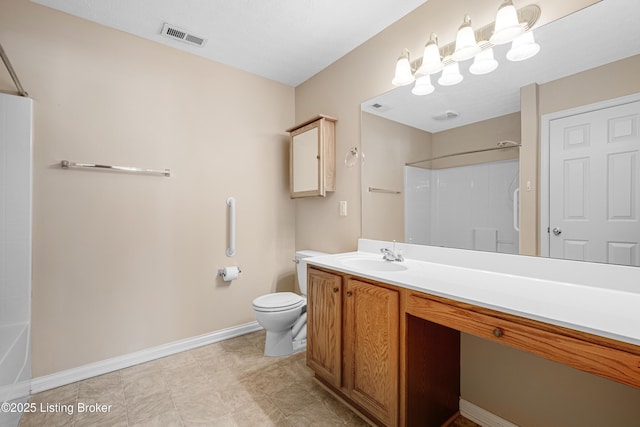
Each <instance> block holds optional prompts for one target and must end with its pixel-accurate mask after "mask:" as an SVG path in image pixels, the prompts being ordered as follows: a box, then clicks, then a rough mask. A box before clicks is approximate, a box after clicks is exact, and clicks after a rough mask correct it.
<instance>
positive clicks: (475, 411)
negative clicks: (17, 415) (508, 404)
mask: <svg viewBox="0 0 640 427" xmlns="http://www.w3.org/2000/svg"><path fill="white" fill-rule="evenodd" d="M460 414H462V416H463V417H465V418H467V419H469V420H471V421H473V422H474V423H476V424H479V425H481V426H482V427H518V426H517V425H515V424H513V423H511V422H509V421H507V420H505V419H503V418H500V417H499V416H497V415H494V414H492V413H491V412H489V411H486V410H484V409H482V408H481V407H479V406H476V405H474V404H473V403H471V402H468V401H466V400H464V399H460Z"/></svg>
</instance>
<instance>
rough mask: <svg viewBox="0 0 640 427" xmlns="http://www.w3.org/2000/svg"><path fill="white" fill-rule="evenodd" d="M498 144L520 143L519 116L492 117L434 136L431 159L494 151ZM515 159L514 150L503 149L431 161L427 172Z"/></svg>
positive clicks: (514, 114)
mask: <svg viewBox="0 0 640 427" xmlns="http://www.w3.org/2000/svg"><path fill="white" fill-rule="evenodd" d="M500 141H514V142H520V113H512V114H507V115H505V116H500V117H494V118H492V119H488V120H483V121H481V122H477V123H472V124H470V125H466V126H460V127H458V128H454V129H449V130H446V131H442V132H437V133H434V134H433V156H434V157H439V156H446V155H449V154H456V153H464V152H465V151H472V150H482V149H490V148H496V147H497V146H498V142H500ZM517 158H518V149H517V148H509V149H506V148H505V149H503V150H494V151H485V152H482V153H474V154H467V155H462V156H454V157H448V158H445V159H441V160H435V161H433V162H432V165H431V168H433V169H443V168H451V167H457V166H466V165H472V164H476V163H485V162H495V161H500V160H509V159H517Z"/></svg>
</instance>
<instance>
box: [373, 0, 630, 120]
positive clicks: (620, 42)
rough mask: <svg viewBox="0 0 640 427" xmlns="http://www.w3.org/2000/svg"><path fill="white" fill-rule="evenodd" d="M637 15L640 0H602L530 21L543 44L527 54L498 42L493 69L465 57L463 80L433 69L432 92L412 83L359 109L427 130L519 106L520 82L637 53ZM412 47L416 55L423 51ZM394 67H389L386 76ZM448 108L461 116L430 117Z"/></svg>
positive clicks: (543, 80) (547, 78)
mask: <svg viewBox="0 0 640 427" xmlns="http://www.w3.org/2000/svg"><path fill="white" fill-rule="evenodd" d="M542 12H543V13H544V11H542ZM639 16H640V1H639V0H603V1H601V2H599V3H596V4H595V5H593V6H590V7H588V8H585V9H583V10H581V11H579V12H576V13H574V14H571V15H569V16H567V17H565V18H563V19H560V20H558V21H555V22H552V23H550V24H547V25H544V26H542V27H539V28H536V27H534V30H533V31H534V35H535V38H536V42H537V43H538V44H540V46H541V50H540V53H538V55H536V56H535V57H533V58H531V59H529V60H526V61H523V62H510V61H508V60H506V58H505V55H506V52H507V50H508V49H509V47H510V46H509V45H502V46H497V47H496V48H494V51H495V52H494V54H495V58H496V59H497V60H498V62H499V63H500V65H499V67H498V69H497V70H496V71H494V72H492V73H491V74H487V75H484V76H474V75H472V74H470V73H469V72H468V68H469V65H471V63H472V62H473V61H472V60H469V61H466V62H464V63H462V64H461V67H460V70H461V73H462V74H463V75H464V80H463V82H462V83H460V84H458V85H456V86H450V87H443V86H439V85H438V84H437V83H436V80H437V78H438V77H439V75H436V76H432V83H433V85H434V86H435V87H436V90H435V92H433V93H432V94H430V95H425V96H415V95H413V94H411V89H412V85H409V86H403V87H400V88H397V89H394V90H392V91H390V92H387V93H385V94H382V95H381V96H379V97H376V98H374V99H371V100H368V101H365V102H363V104H362V109H363V111H367V112H370V113H373V114H377V115H379V116H383V117H386V118H388V119H390V120H394V121H398V122H400V123H404V124H406V125H409V126H412V127H415V128H418V129H422V130H426V131H428V132H440V131H443V130H447V129H451V128H455V127H459V126H463V125H466V124H470V123H475V122H478V121H482V120H486V119H488V118H492V117H499V116H502V115H505V114H509V113H514V112H517V111H520V88H521V87H523V86H526V85H529V84H531V83H538V84H543V83H547V82H550V81H553V80H557V79H559V78H561V77H565V76H569V75H572V74H575V73H578V72H580V71H584V70H588V69H591V68H594V67H597V66H600V65H604V64H607V63H609V62H613V61H616V60H619V59H623V58H626V57H629V56H632V55H637V54H640V26H639V25H638V17H639ZM486 24H488V23H482V24H481V25H480V26H482V25H486ZM447 42H448V41H445V43H443V44H446V43H447ZM412 53H413V54H414V57H415V56H420V55H422V52H412ZM393 71H394V70H393V69H390V70H389V80H391V78H392V77H393ZM611 78H612V79H615V76H612V77H611ZM375 103H378V104H380V105H382V106H383V108H381V109H380V110H382V111H380V110H376V109H374V108H372V107H371V106H372V105H373V104H375ZM447 110H453V111H455V112H457V113H458V114H459V116H458V117H457V118H455V119H452V120H447V121H438V120H434V119H433V116H435V115H438V114H442V113H444V112H446V111H447Z"/></svg>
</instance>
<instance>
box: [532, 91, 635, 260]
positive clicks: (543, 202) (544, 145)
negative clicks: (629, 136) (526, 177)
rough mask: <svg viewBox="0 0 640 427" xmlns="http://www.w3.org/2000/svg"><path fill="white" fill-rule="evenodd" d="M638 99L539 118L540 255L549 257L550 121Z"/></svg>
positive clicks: (629, 97)
mask: <svg viewBox="0 0 640 427" xmlns="http://www.w3.org/2000/svg"><path fill="white" fill-rule="evenodd" d="M636 101H640V93H634V94H632V95H626V96H621V97H619V98H612V99H607V100H605V101H600V102H594V103H593V104H587V105H581V106H580V107H575V108H570V109H568V110H563V111H556V112H555V113H549V114H545V115H543V116H542V117H541V118H540V255H541V256H543V257H549V233H548V232H547V229H548V228H549V192H550V190H549V185H550V183H549V144H550V139H551V135H550V134H549V132H550V128H551V121H553V120H557V119H562V118H565V117H569V116H575V115H578V114H584V113H589V112H591V111H597V110H603V109H605V108H610V107H616V106H618V105H623V104H630V103H632V102H636Z"/></svg>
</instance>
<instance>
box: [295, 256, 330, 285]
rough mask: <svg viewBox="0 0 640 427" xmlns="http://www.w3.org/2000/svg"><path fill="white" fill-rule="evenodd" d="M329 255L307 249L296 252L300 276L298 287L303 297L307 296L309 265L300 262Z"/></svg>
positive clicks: (297, 268)
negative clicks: (304, 259)
mask: <svg viewBox="0 0 640 427" xmlns="http://www.w3.org/2000/svg"><path fill="white" fill-rule="evenodd" d="M322 255H329V254H328V253H326V252H319V251H313V250H310V249H305V250H302V251H296V259H295V261H296V270H297V275H298V286H299V287H300V292H301V293H302V295H307V264H306V263H304V262H300V260H301V259H303V258H309V257H314V256H322Z"/></svg>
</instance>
